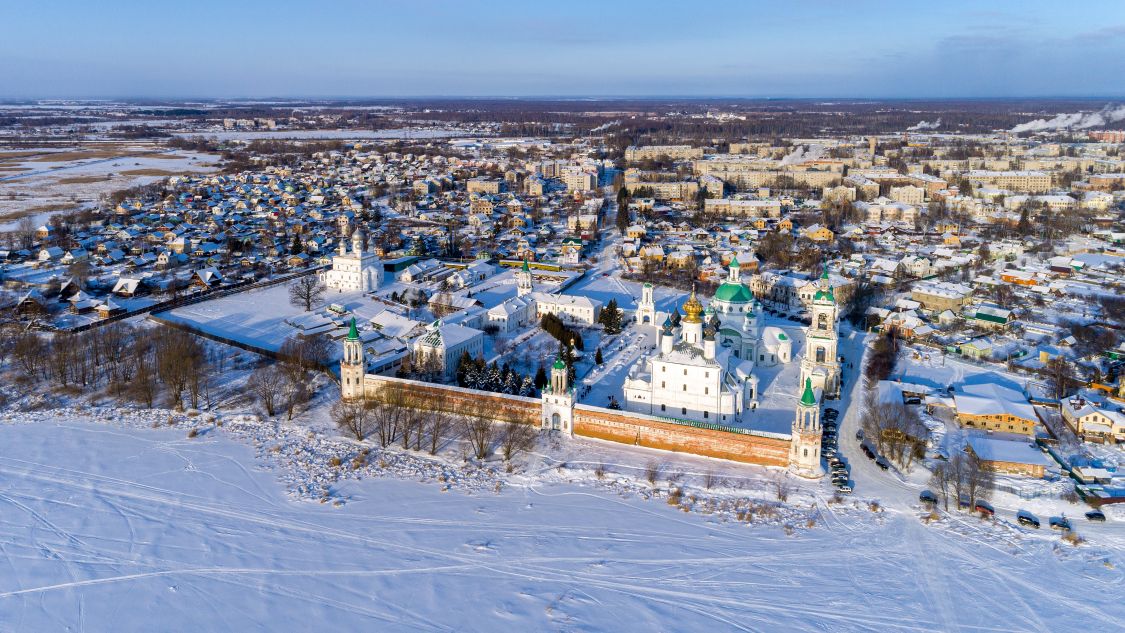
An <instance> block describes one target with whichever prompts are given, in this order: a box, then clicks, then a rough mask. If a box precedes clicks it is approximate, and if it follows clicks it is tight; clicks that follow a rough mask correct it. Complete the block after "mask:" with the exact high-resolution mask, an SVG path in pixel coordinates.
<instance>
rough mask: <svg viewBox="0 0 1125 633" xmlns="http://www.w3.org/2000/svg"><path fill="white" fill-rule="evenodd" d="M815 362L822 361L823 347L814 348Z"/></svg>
mask: <svg viewBox="0 0 1125 633" xmlns="http://www.w3.org/2000/svg"><path fill="white" fill-rule="evenodd" d="M816 362H818V363H823V362H824V348H823V347H818V348H816Z"/></svg>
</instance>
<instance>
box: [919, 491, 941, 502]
mask: <svg viewBox="0 0 1125 633" xmlns="http://www.w3.org/2000/svg"><path fill="white" fill-rule="evenodd" d="M918 500H919V501H921V502H922V503H928V504H930V505H934V504H935V503H937V495H935V494H934V493H932V492H930V491H929V490H923V491H922V492H920V493H918Z"/></svg>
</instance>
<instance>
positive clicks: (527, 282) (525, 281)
mask: <svg viewBox="0 0 1125 633" xmlns="http://www.w3.org/2000/svg"><path fill="white" fill-rule="evenodd" d="M532 289H533V286H532V281H531V266H528V265H527V260H526V259H525V260H523V266H521V267H520V269H519V270H518V271H516V296H517V297H522V296H525V295H529V294H531V291H532Z"/></svg>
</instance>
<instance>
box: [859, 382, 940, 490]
mask: <svg viewBox="0 0 1125 633" xmlns="http://www.w3.org/2000/svg"><path fill="white" fill-rule="evenodd" d="M863 411H864V415H863V421H862V427H863V433H864V437H866V438H867V439H868V441H870V442H872V443H874V444H875V447H876V448H877V449H878V451H879V454H880V455H883V456H884V457H886V458H887V459H890V460H891V461H893V462H895V463H896V464H898V465H899V466H901V467H902V469H903V470H910V466H911V465H912V464H913V463H914V460H915V459H921V458H922V457H924V456H925V450H926V436H927V435H928V434H929V430H928V429H927V428H926V425H925V424H923V423H922V419H921V417H920V416H919V415H918V411H917V410H916V409H915V408H913V407H909V406H907V405H905V404H904V403H903V402H902V399H901V398H899V397H898V396H897V392H896V396H895V398H894V399H892V400H890V401H886V400H883V399H881V398H880V397H879V389H878V382H876V381H871V380H867V381H866V384H865V385H864V398H863Z"/></svg>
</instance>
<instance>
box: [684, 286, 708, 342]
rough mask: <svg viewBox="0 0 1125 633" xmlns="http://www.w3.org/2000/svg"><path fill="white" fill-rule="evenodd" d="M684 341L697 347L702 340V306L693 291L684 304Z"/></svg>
mask: <svg viewBox="0 0 1125 633" xmlns="http://www.w3.org/2000/svg"><path fill="white" fill-rule="evenodd" d="M683 323H684V333H683V337H684V341H685V342H687V343H691V344H692V345H699V344H700V343H701V342H702V339H703V304H702V303H700V302H699V299H697V298H696V296H695V290H692V291H691V296H690V297H688V300H687V301H686V302H684V321H683Z"/></svg>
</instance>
